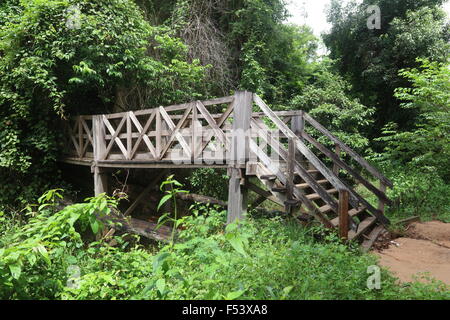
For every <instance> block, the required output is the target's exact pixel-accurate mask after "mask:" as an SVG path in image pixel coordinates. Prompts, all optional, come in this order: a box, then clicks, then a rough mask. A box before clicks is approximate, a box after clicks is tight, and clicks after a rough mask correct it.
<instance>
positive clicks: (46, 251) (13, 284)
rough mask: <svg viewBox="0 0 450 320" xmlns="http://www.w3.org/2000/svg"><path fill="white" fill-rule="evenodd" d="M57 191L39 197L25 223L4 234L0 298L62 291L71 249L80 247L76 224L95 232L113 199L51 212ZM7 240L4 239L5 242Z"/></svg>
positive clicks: (0, 251) (49, 295)
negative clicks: (37, 204)
mask: <svg viewBox="0 0 450 320" xmlns="http://www.w3.org/2000/svg"><path fill="white" fill-rule="evenodd" d="M55 197H57V198H61V194H60V193H59V191H58V190H51V191H49V192H47V193H46V194H44V195H43V196H42V197H41V198H40V199H39V206H38V208H37V211H36V212H34V211H29V213H28V214H29V215H30V216H31V218H30V220H29V221H28V223H27V224H26V225H24V226H23V227H21V228H18V229H16V230H14V233H9V234H7V235H3V237H2V238H3V239H2V241H1V242H0V243H2V247H1V248H0V297H2V298H19V299H28V298H52V297H53V296H54V294H55V292H57V291H58V290H61V287H62V281H63V280H64V273H65V268H64V266H66V267H67V262H68V261H69V260H71V259H70V257H71V254H72V253H73V252H74V251H77V250H80V249H81V248H82V247H83V241H82V238H81V235H80V233H79V232H78V231H76V229H75V224H76V223H79V224H81V225H80V226H79V227H81V229H82V230H83V229H85V227H86V226H88V225H90V226H91V228H92V231H93V232H94V233H97V232H98V231H99V229H100V227H101V225H102V224H101V222H99V221H98V217H101V216H103V215H106V214H109V212H110V208H109V206H110V205H112V206H114V205H115V204H116V203H115V201H113V200H111V199H109V198H107V197H106V196H104V195H102V196H99V197H97V198H92V199H88V200H89V201H88V202H87V203H83V204H75V205H71V206H68V207H66V208H64V209H63V210H61V211H59V212H58V213H55V212H54V209H55V201H54V199H55ZM5 240H6V241H5Z"/></svg>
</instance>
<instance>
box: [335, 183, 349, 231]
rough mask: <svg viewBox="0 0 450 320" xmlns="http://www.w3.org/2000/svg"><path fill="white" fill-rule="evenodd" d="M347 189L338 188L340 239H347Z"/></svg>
mask: <svg viewBox="0 0 450 320" xmlns="http://www.w3.org/2000/svg"><path fill="white" fill-rule="evenodd" d="M348 199H349V192H348V190H339V207H338V211H339V236H340V238H341V239H344V240H348V231H349V222H350V221H349V220H350V216H349V215H348Z"/></svg>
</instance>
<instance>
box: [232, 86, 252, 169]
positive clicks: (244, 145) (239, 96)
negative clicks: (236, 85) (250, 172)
mask: <svg viewBox="0 0 450 320" xmlns="http://www.w3.org/2000/svg"><path fill="white" fill-rule="evenodd" d="M252 104H253V94H252V93H251V92H248V91H238V92H236V93H235V103H234V111H233V132H232V141H231V154H230V164H232V165H234V166H236V167H243V166H244V165H245V164H246V163H247V160H248V158H249V152H250V147H249V139H250V132H249V131H250V120H251V118H252Z"/></svg>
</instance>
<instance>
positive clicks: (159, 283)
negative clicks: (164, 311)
mask: <svg viewBox="0 0 450 320" xmlns="http://www.w3.org/2000/svg"><path fill="white" fill-rule="evenodd" d="M156 288H157V289H158V291H159V293H160V294H161V295H163V294H164V292H165V289H166V280H164V279H158V280H156Z"/></svg>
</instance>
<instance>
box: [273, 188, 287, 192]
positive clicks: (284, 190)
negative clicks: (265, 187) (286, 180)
mask: <svg viewBox="0 0 450 320" xmlns="http://www.w3.org/2000/svg"><path fill="white" fill-rule="evenodd" d="M272 191H273V192H278V193H286V192H287V189H286V187H278V186H275V187H272Z"/></svg>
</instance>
